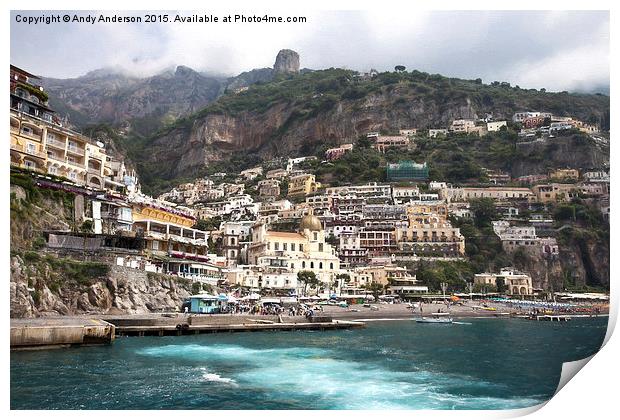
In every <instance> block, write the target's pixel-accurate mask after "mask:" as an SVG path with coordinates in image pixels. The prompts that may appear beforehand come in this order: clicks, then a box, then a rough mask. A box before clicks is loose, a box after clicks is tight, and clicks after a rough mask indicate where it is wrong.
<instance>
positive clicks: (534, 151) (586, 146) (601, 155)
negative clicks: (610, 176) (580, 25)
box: [510, 134, 609, 177]
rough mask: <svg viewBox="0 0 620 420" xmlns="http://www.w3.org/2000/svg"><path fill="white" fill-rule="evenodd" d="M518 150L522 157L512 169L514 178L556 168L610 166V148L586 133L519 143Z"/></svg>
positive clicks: (581, 168) (542, 172) (543, 172)
mask: <svg viewBox="0 0 620 420" xmlns="http://www.w3.org/2000/svg"><path fill="white" fill-rule="evenodd" d="M517 151H518V152H519V153H520V158H519V159H516V160H515V161H514V163H513V165H512V167H511V168H510V172H511V175H512V176H513V177H519V176H523V175H529V174H545V173H547V172H548V170H550V169H553V168H563V167H564V168H576V169H580V170H583V169H592V168H601V167H605V166H607V165H609V147H608V146H607V147H604V146H601V145H600V144H598V143H596V142H595V141H594V140H592V139H591V138H589V137H588V136H586V135H585V134H576V135H572V136H568V137H555V138H546V139H543V140H538V141H532V142H524V143H518V144H517Z"/></svg>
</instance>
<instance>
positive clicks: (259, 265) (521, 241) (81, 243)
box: [10, 66, 609, 296]
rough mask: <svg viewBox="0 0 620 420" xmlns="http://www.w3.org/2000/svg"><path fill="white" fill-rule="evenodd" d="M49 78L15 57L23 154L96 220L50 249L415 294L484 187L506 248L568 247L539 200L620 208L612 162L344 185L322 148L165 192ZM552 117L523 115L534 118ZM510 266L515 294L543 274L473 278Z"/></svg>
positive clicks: (462, 127) (457, 125)
mask: <svg viewBox="0 0 620 420" xmlns="http://www.w3.org/2000/svg"><path fill="white" fill-rule="evenodd" d="M36 80H38V79H37V78H36V76H33V75H31V74H29V73H27V72H25V71H23V70H21V69H18V68H17V67H14V66H11V126H10V131H11V164H12V166H13V167H15V168H21V169H26V170H30V171H33V172H35V173H37V174H39V177H38V178H37V183H38V185H39V186H41V187H44V188H54V189H61V190H66V191H70V192H73V193H74V194H75V195H76V206H75V207H76V217H77V218H79V219H80V220H81V221H84V220H90V221H92V226H93V229H92V232H91V233H90V234H88V235H83V234H81V235H77V234H75V233H73V232H46V238H47V245H48V248H49V249H52V250H57V251H58V252H60V251H63V252H66V251H67V250H77V251H80V252H85V251H88V252H93V253H97V252H100V253H101V255H105V256H106V258H112V259H113V260H114V262H115V263H116V264H118V265H123V266H126V267H130V268H135V269H141V270H146V271H151V272H156V273H164V274H169V275H174V276H178V277H181V278H185V279H188V280H190V281H192V282H198V283H200V284H210V285H226V284H227V285H229V286H231V287H235V286H237V287H244V288H247V289H250V290H251V291H261V290H265V289H267V290H270V291H271V293H274V294H282V295H286V294H288V295H293V294H297V295H299V294H303V293H306V291H307V289H308V288H311V289H312V290H314V292H323V293H338V294H340V295H352V296H353V295H357V294H365V287H366V286H368V285H369V284H370V283H372V282H375V283H379V284H381V285H383V286H384V288H385V292H386V293H398V294H400V295H414V294H421V293H426V292H428V288H427V287H426V286H424V285H421V284H419V282H418V280H417V279H416V277H415V275H414V274H413V272H412V271H411V270H410V269H408V268H406V267H407V266H409V267H412V264H415V263H416V262H418V261H420V260H423V259H424V260H443V261H450V260H459V259H462V258H464V257H465V238H464V236H463V234H462V233H461V232H460V230H459V228H457V227H455V226H453V224H452V222H451V218H452V217H457V218H467V217H472V212H471V210H470V205H469V201H471V200H473V199H479V198H490V199H492V200H493V201H494V202H495V204H496V206H497V208H498V209H501V214H502V215H503V218H502V220H498V221H495V222H494V223H493V228H494V231H495V233H496V234H497V235H498V237H499V238H500V239H501V241H502V245H503V247H504V249H505V250H506V251H507V252H514V251H515V250H516V249H518V248H519V247H522V246H523V247H526V248H531V249H535V250H537V252H540V253H542V254H544V255H549V256H555V255H557V254H558V245H557V243H556V242H555V239H554V238H553V237H539V236H537V231H536V228H537V227H540V226H544V224H545V223H548V222H549V220H548V215H544V214H542V215H539V216H540V217H535V216H533V217H532V219H531V220H523V219H522V218H519V212H520V211H523V210H525V209H527V210H531V209H532V205H533V204H545V203H550V202H554V203H555V202H562V201H566V200H569V199H570V198H571V197H574V196H576V195H579V196H588V197H596V198H597V199H598V200H599V202H602V203H604V202H605V197H607V207H606V208H603V207H604V206H603V207H601V211H602V212H604V213H605V211H606V212H607V214H608V212H609V207H608V196H609V175H608V173H607V172H606V171H591V172H585V173H582V174H580V173H579V171H576V170H573V169H570V168H567V169H558V170H555V171H553V172H552V173H550V174H548V175H546V177H545V178H544V179H537V180H536V182H540V181H542V182H546V181H550V182H547V183H542V184H536V185H534V186H529V185H531V183H532V182H528V181H530V180H523V182H524V183H525V185H528V186H519V187H517V186H507V185H506V184H508V183H510V182H511V179H510V176H509V175H508V174H504V173H501V172H500V171H491V170H488V171H487V176H488V178H489V180H491V182H492V183H493V184H494V185H493V186H484V187H478V186H452V185H449V184H446V183H444V182H429V183H427V181H428V178H429V168H428V166H427V164H426V163H416V162H412V161H401V162H398V163H392V164H388V166H387V168H386V171H387V182H385V183H377V182H372V183H367V184H363V185H347V186H337V187H336V186H324V185H321V183H320V182H318V181H317V180H316V177H315V175H314V174H312V173H310V172H311V171H309V170H308V168H309V166H307V165H306V164H307V163H308V162H311V161H312V160H314V159H316V157H314V156H305V157H298V158H291V159H288V160H286V161H283V162H280V163H279V164H278V165H276V166H280V167H276V168H274V169H270V170H265V168H263V167H262V166H257V167H255V168H250V169H247V170H243V171H241V172H240V173H238V174H224V173H220V174H214V175H212V176H211V177H210V178H203V179H197V180H196V181H195V182H192V183H184V184H181V185H178V186H177V187H175V188H173V189H172V190H170V191H168V192H166V193H164V194H162V195H161V196H159V197H157V198H152V197H148V196H146V195H144V194H142V193H141V192H140V188H139V184H138V180H137V177H136V175H135V173H133V171H131V170H128V169H127V168H126V167H125V165H124V163H123V162H122V161H119V160H116V159H115V158H114V157H112V156H110V155H108V154H106V151H105V148H104V145H103V144H101V143H98V142H95V141H93V140H91V139H89V138H88V137H85V136H83V135H81V134H79V133H77V132H74V131H72V130H70V129H68V128H67V127H65V126H64V125H63V123H62V122H61V120H60V119H59V118H57V117H56V115H55V113H54V111H53V110H51V109H50V108H49V106H48V105H47V94H46V93H45V92H44V90H43V89H42V88H41V87H39V86H38V85H37V84H36ZM541 116H542V115H536V116H534V115H529V114H528V115H525V114H524V115H520V116H519V117H518V118H519V119H520V120H519V122H523V121H527V119H528V118H534V117H541ZM544 118H547V116H544ZM513 120H514V119H513ZM505 125H506V121H492V118H486V119H485V121H484V125H480V124H479V121H478V122H474V121H473V120H463V119H461V120H456V121H454V122H453V124H452V125H451V126H450V128H449V129H445V130H444V129H431V130H429V132H428V135H429V136H431V137H434V136H440V135H444V134H446V133H448V132H456V133H460V132H467V133H471V132H478V133H479V134H482V133H483V131H497V130H500V129H502V127H504V126H505ZM417 134H418V130H417V129H415V128H409V129H403V130H400V132H399V134H398V135H396V136H382V135H379V133H369V134H368V138H369V139H371V140H372V141H373V147H374V148H376V149H377V150H378V151H381V152H385V150H386V149H387V148H409V147H410V146H411V144H412V138H413V136H415V135H417ZM352 149H353V145H352V144H342V145H341V146H339V147H336V148H332V149H329V150H327V151H326V152H325V158H326V160H328V161H330V160H335V159H339V158H341V157H342V156H343V155H344V154H346V153H348V152H350V151H351V150H352ZM273 166H274V165H271V167H273ZM49 175H54V176H52V177H50V176H49ZM532 177H535V176H534V175H532ZM216 179H219V180H218V181H217V182H216V181H215V180H216ZM224 180H229V181H230V182H223V181H224ZM284 183H286V185H287V188H286V195H285V194H284V191H285V190H284V188H283V184H284ZM418 183H423V184H424V188H422V189H421V188H420V187H419V186H418ZM426 187H427V188H426ZM201 219H204V220H211V221H213V219H216V220H218V225H213V224H212V225H211V229H209V230H203V229H198V228H197V226H200V224H198V223H197V222H198V221H199V220H201ZM302 271H312V272H313V273H314V274H315V276H316V279H317V281H318V283H317V284H303V283H300V281H299V276H298V274H299V273H300V272H302ZM498 279H501V281H500V283H501V284H502V285H504V286H506V293H508V294H518V295H528V294H532V290H533V286H532V280H531V278H529V276H528V275H527V274H525V273H518V272H516V271H515V270H513V269H508V268H507V269H504V270H502V271H501V272H500V273H483V274H477V275H476V277H475V279H474V280H475V282H476V283H479V284H491V283H493V284H497V282H498Z"/></svg>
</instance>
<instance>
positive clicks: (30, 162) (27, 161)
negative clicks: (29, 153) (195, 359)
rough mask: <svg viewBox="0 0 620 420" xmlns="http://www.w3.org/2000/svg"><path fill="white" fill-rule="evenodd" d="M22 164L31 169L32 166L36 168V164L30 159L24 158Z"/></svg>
mask: <svg viewBox="0 0 620 420" xmlns="http://www.w3.org/2000/svg"><path fill="white" fill-rule="evenodd" d="M24 165H26V169H30V170H33V169H34V168H36V165H35V164H34V162H33V161H31V160H25V161H24Z"/></svg>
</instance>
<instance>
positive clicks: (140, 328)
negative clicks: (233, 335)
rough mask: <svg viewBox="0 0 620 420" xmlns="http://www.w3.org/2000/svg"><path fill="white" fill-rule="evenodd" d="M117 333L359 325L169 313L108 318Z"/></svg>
mask: <svg viewBox="0 0 620 420" xmlns="http://www.w3.org/2000/svg"><path fill="white" fill-rule="evenodd" d="M106 319H107V321H108V322H110V323H112V324H114V325H115V327H116V334H117V335H119V336H146V335H155V336H167V335H187V334H203V333H216V332H252V331H293V330H336V329H349V328H361V327H364V326H365V324H364V323H363V322H355V321H340V320H336V321H333V320H332V319H331V317H316V318H313V319H306V318H304V317H300V316H295V317H293V316H281V315H280V316H276V315H273V316H265V315H262V316H259V315H235V316H231V315H189V316H186V315H181V314H178V315H176V316H174V315H168V316H163V317H161V316H160V317H152V316H144V317H136V316H132V317H120V318H119V317H110V318H106Z"/></svg>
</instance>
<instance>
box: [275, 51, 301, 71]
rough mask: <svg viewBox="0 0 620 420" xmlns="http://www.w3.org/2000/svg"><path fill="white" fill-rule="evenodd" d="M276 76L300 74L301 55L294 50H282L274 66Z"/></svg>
mask: <svg viewBox="0 0 620 420" xmlns="http://www.w3.org/2000/svg"><path fill="white" fill-rule="evenodd" d="M273 71H274V73H276V74H281V73H299V54H297V53H296V52H295V51H293V50H286V49H285V50H280V51H279V52H278V55H277V56H276V62H275V63H274V65H273Z"/></svg>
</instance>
